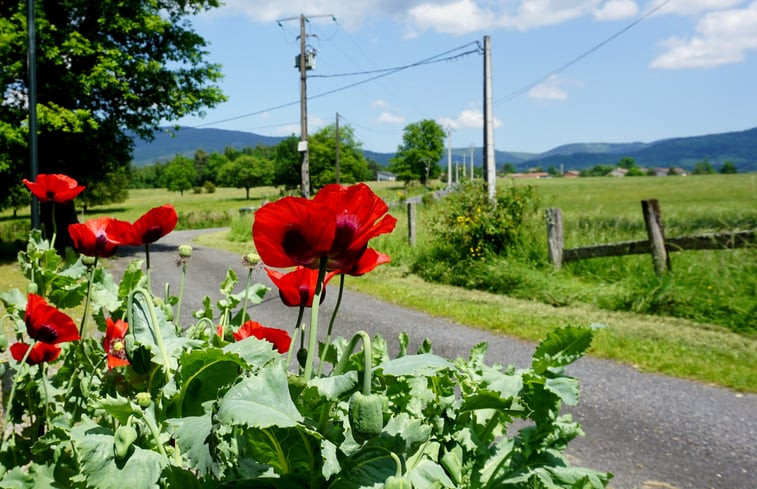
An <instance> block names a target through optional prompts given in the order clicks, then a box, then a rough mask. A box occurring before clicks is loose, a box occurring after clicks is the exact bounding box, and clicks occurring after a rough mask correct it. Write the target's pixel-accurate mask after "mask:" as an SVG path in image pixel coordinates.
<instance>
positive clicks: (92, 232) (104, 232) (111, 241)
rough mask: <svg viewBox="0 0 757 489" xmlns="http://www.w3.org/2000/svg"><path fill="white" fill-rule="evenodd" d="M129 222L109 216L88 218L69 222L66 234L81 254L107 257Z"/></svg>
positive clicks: (116, 244)
mask: <svg viewBox="0 0 757 489" xmlns="http://www.w3.org/2000/svg"><path fill="white" fill-rule="evenodd" d="M129 233H131V224H130V223H128V222H125V221H119V220H117V219H112V218H110V217H100V218H97V219H90V220H89V221H86V222H85V223H84V224H78V223H77V224H70V225H69V226H68V234H69V235H70V236H71V241H73V245H74V248H75V249H76V251H78V252H79V253H81V254H82V255H87V256H99V257H101V258H108V257H110V256H113V254H114V253H115V252H116V249H117V248H118V245H119V243H120V242H121V240H122V239H123V238H122V237H123V236H124V235H125V234H129Z"/></svg>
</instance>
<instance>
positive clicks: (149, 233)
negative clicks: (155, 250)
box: [142, 225, 163, 243]
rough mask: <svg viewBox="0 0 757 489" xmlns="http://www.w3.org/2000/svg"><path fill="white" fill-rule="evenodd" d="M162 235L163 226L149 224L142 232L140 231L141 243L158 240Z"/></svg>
mask: <svg viewBox="0 0 757 489" xmlns="http://www.w3.org/2000/svg"><path fill="white" fill-rule="evenodd" d="M161 236H163V228H162V227H160V226H158V225H155V226H150V227H149V228H147V230H145V232H144V233H142V242H143V243H154V242H155V241H157V240H159V239H160V237H161Z"/></svg>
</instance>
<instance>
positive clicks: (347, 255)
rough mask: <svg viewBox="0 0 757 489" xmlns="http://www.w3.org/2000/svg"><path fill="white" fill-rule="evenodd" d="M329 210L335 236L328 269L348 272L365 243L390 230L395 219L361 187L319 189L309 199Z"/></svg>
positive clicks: (382, 202) (376, 197)
mask: <svg viewBox="0 0 757 489" xmlns="http://www.w3.org/2000/svg"><path fill="white" fill-rule="evenodd" d="M313 202H318V203H322V204H324V205H326V206H327V207H329V208H331V209H333V211H334V213H335V214H336V233H335V236H334V241H333V243H332V245H331V249H330V250H329V258H330V260H329V269H330V270H333V269H336V268H340V269H343V270H344V269H348V268H352V266H353V265H354V264H355V263H356V262H357V260H359V259H360V257H361V256H362V254H363V252H364V251H365V249H366V248H367V246H368V241H370V240H371V239H372V238H375V237H376V236H378V235H380V234H384V233H389V232H391V231H393V230H394V226H395V224H396V223H397V219H395V218H394V217H393V216H391V215H389V214H387V211H388V210H389V208H388V207H387V205H386V203H384V201H383V200H381V199H380V198H379V197H378V196H377V195H376V194H375V193H373V191H372V190H371V188H370V187H369V186H368V185H366V184H364V183H359V184H357V185H350V186H342V185H339V184H336V183H334V184H331V185H326V186H325V187H323V188H322V189H321V190H320V191H319V192H318V193H317V194H316V195H315V197H314V198H313Z"/></svg>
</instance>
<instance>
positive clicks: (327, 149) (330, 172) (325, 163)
mask: <svg viewBox="0 0 757 489" xmlns="http://www.w3.org/2000/svg"><path fill="white" fill-rule="evenodd" d="M308 144H309V147H310V185H311V187H313V188H315V189H317V188H321V187H323V186H324V185H327V184H329V183H334V182H336V125H335V124H331V125H329V126H326V127H324V128H323V129H321V130H320V131H318V132H317V133H315V134H313V135H311V136H310V137H309V138H308ZM370 176H371V172H370V170H369V169H368V162H367V161H366V159H365V156H364V155H363V148H362V147H361V145H360V143H359V142H357V141H356V140H355V132H354V131H353V129H352V127H350V126H349V125H343V126H339V183H345V184H347V183H356V182H361V181H364V180H368V179H369V178H370Z"/></svg>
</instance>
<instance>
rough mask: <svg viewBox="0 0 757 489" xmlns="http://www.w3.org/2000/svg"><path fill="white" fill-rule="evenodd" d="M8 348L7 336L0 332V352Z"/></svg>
mask: <svg viewBox="0 0 757 489" xmlns="http://www.w3.org/2000/svg"><path fill="white" fill-rule="evenodd" d="M6 348H8V338H6V337H5V335H4V334H2V333H0V353H2V352H4V351H5V350H6Z"/></svg>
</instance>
